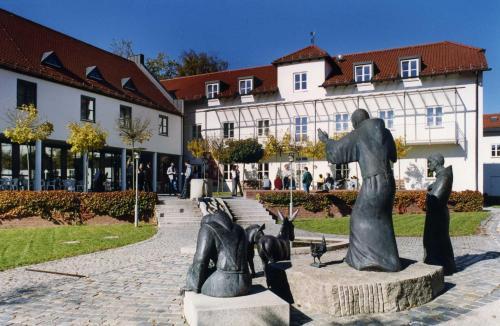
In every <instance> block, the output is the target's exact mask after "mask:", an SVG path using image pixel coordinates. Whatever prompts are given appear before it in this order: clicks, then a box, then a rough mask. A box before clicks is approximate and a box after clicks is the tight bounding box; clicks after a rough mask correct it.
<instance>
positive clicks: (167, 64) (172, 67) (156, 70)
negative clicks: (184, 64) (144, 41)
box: [145, 52, 178, 79]
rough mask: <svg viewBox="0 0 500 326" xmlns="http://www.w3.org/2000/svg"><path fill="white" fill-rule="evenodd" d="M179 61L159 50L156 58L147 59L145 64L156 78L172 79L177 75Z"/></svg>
mask: <svg viewBox="0 0 500 326" xmlns="http://www.w3.org/2000/svg"><path fill="white" fill-rule="evenodd" d="M177 65H178V63H177V62H176V61H175V60H174V59H171V58H169V57H168V55H167V54H166V53H164V52H159V53H158V54H157V55H156V58H148V59H146V63H145V66H146V68H148V70H149V72H150V73H151V74H152V75H153V76H155V77H156V79H170V78H173V77H175V76H177Z"/></svg>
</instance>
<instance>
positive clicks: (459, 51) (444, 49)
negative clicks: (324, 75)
mask: <svg viewBox="0 0 500 326" xmlns="http://www.w3.org/2000/svg"><path fill="white" fill-rule="evenodd" d="M412 56H413V57H420V59H421V63H422V67H421V71H420V76H434V75H442V74H449V73H455V72H464V71H482V70H487V69H488V63H487V62H486V57H485V55H484V50H483V49H480V48H475V47H471V46H467V45H462V44H458V43H454V42H449V41H445V42H439V43H432V44H424V45H415V46H408V47H403V48H396V49H387V50H380V51H371V52H363V53H354V54H346V55H344V56H343V60H341V61H339V60H338V59H337V58H333V60H334V65H333V71H332V73H331V75H330V77H329V78H328V79H327V80H326V81H325V82H324V84H323V86H325V87H328V86H337V85H348V84H352V83H354V76H353V64H354V63H357V62H373V64H374V65H375V69H374V72H375V73H374V76H373V79H372V80H374V81H384V80H392V79H398V78H400V75H399V74H400V71H399V70H400V69H399V64H400V63H399V61H400V59H401V58H406V57H412Z"/></svg>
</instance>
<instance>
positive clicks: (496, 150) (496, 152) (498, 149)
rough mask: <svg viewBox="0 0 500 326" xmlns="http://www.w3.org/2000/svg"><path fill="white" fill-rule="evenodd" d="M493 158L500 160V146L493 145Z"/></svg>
mask: <svg viewBox="0 0 500 326" xmlns="http://www.w3.org/2000/svg"><path fill="white" fill-rule="evenodd" d="M491 157H495V158H500V144H491Z"/></svg>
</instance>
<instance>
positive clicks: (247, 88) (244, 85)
mask: <svg viewBox="0 0 500 326" xmlns="http://www.w3.org/2000/svg"><path fill="white" fill-rule="evenodd" d="M239 84H240V95H249V94H250V93H251V92H252V90H253V78H241V79H240V82H239Z"/></svg>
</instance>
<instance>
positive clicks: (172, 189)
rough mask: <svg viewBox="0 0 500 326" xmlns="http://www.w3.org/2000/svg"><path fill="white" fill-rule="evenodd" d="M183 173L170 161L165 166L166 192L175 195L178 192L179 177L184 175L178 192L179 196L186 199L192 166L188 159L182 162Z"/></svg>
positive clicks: (188, 192) (191, 176)
mask: <svg viewBox="0 0 500 326" xmlns="http://www.w3.org/2000/svg"><path fill="white" fill-rule="evenodd" d="M184 166H185V170H184V173H179V172H178V171H177V168H176V167H175V164H174V163H173V162H172V163H170V166H169V167H168V168H167V182H168V183H167V185H166V186H167V193H168V194H169V195H175V194H177V193H178V192H179V179H180V177H181V176H182V175H184V183H183V186H182V190H181V192H180V195H179V198H181V199H187V198H189V195H190V187H191V179H192V178H193V168H192V166H191V163H190V162H189V161H185V162H184Z"/></svg>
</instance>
